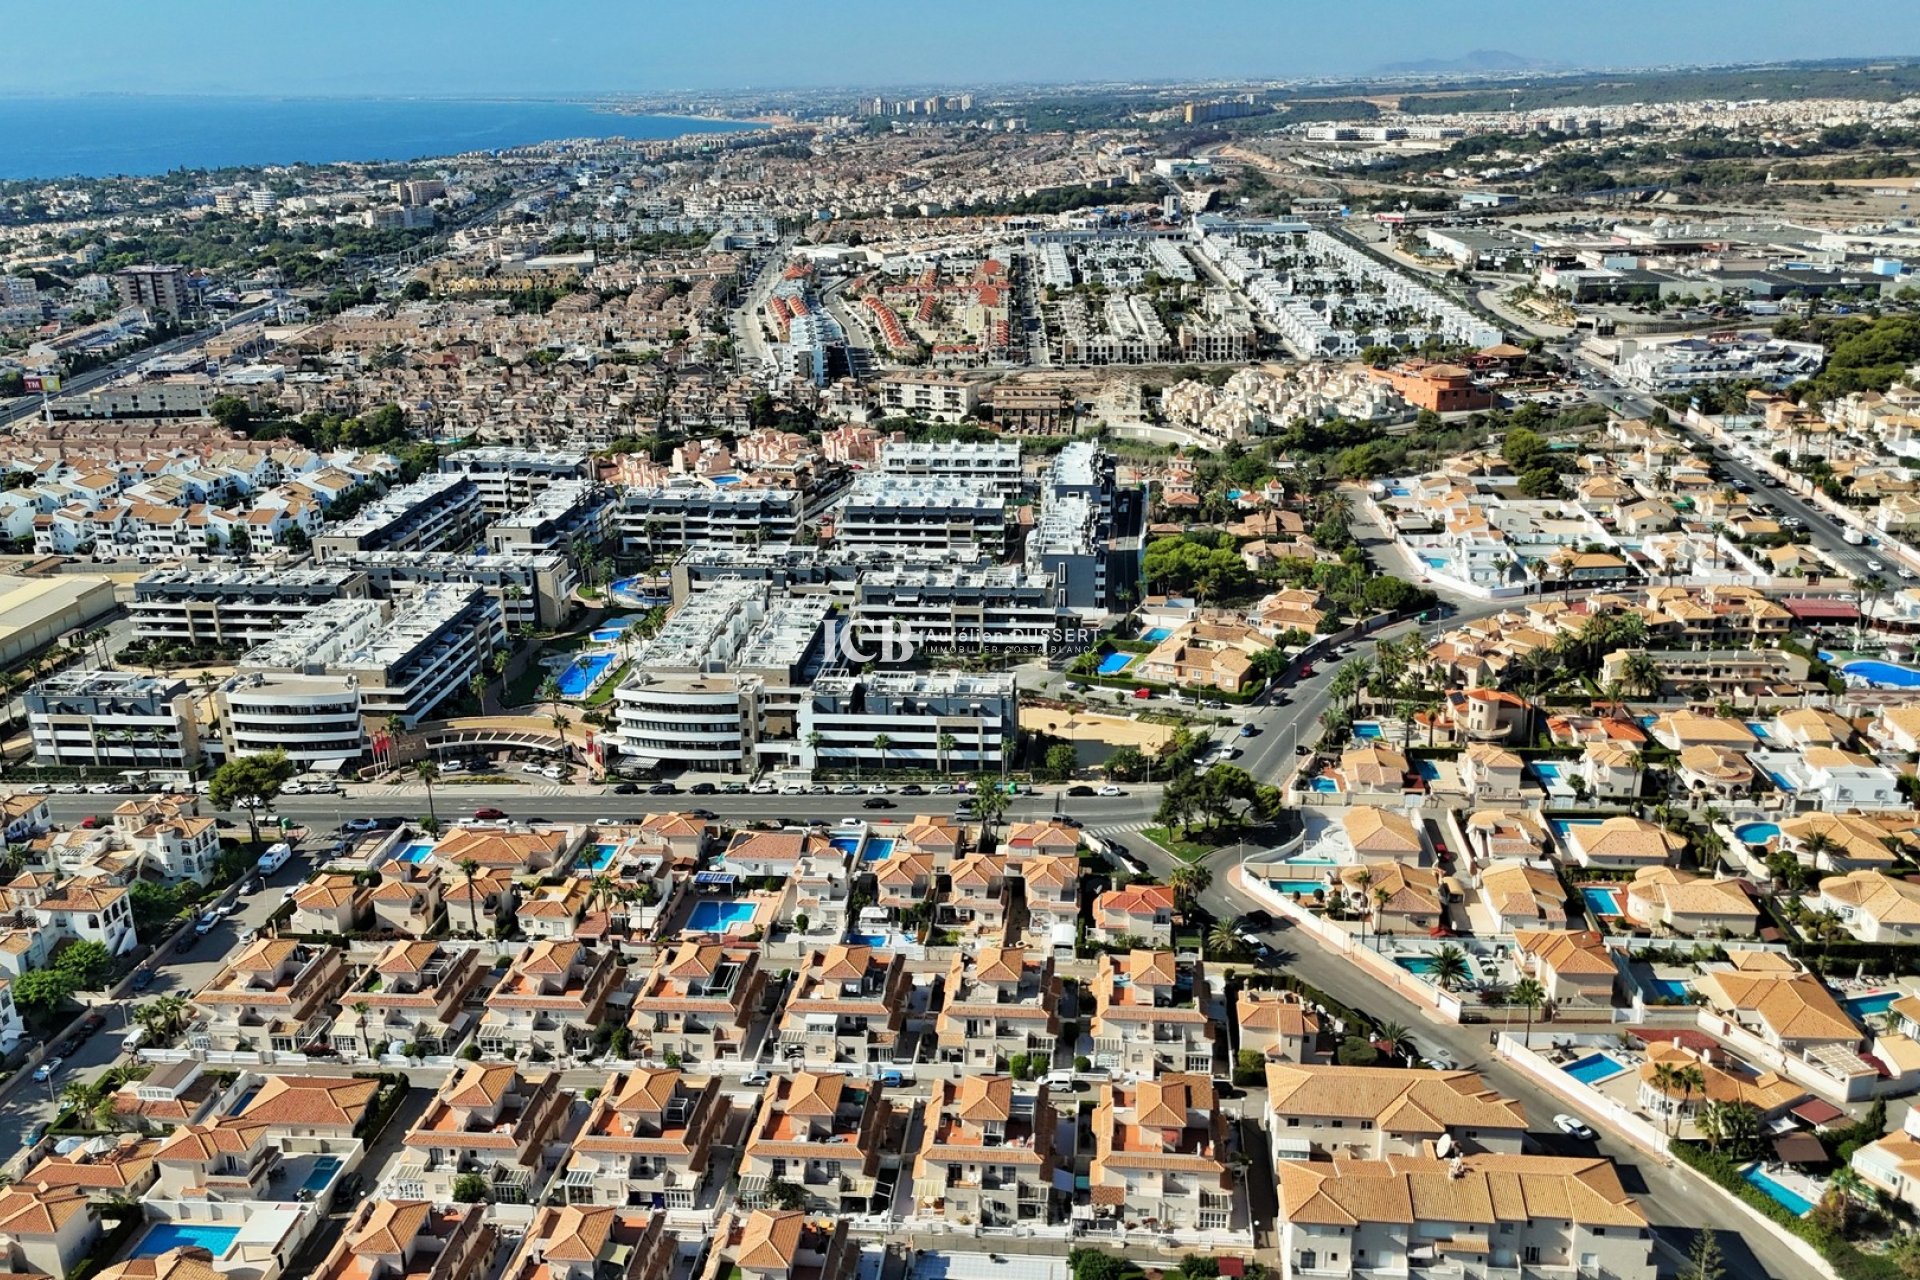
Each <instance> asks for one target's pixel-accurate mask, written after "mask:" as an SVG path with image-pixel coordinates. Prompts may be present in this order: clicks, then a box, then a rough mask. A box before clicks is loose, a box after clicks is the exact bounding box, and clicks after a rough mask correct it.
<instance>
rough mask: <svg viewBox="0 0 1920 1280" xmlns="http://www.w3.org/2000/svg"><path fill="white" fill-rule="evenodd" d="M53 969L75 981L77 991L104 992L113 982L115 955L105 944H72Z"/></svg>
mask: <svg viewBox="0 0 1920 1280" xmlns="http://www.w3.org/2000/svg"><path fill="white" fill-rule="evenodd" d="M53 967H54V968H55V969H56V970H57V971H58V972H60V973H63V974H65V975H66V976H67V977H68V978H70V979H72V980H73V986H74V990H76V991H104V990H106V988H107V984H108V983H110V982H112V981H113V953H112V952H111V951H108V950H107V944H106V943H104V942H92V941H80V942H70V943H68V944H67V945H66V946H65V947H62V948H61V949H60V955H59V957H58V958H56V959H55V960H54V962H53Z"/></svg>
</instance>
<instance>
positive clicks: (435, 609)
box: [240, 585, 507, 728]
mask: <svg viewBox="0 0 1920 1280" xmlns="http://www.w3.org/2000/svg"><path fill="white" fill-rule="evenodd" d="M506 638H507V635H506V626H505V624H504V623H503V622H502V620H501V614H500V606H499V604H498V602H496V601H495V600H494V598H493V597H492V596H490V595H488V594H487V593H486V592H484V591H482V590H481V589H480V588H478V587H475V586H455V585H444V586H429V587H417V588H414V589H412V590H409V591H406V592H403V593H401V594H398V595H396V596H394V597H393V599H391V600H388V601H365V600H341V601H335V602H334V603H333V604H329V605H325V606H323V607H322V608H320V609H316V610H315V611H314V612H313V613H311V614H309V615H307V617H306V618H305V619H303V620H302V621H301V622H300V623H298V624H296V625H295V626H293V627H289V628H288V629H287V630H285V631H283V632H281V633H280V634H279V635H278V636H276V637H275V638H274V639H273V640H271V641H269V642H268V643H266V644H264V645H261V646H259V647H258V648H256V649H254V650H252V651H251V652H249V653H247V654H246V655H245V656H244V657H243V658H242V659H241V660H240V670H241V671H243V672H251V671H269V672H282V673H286V674H295V675H309V676H321V675H331V676H351V677H352V678H353V679H354V681H355V682H356V683H357V684H358V686H359V689H360V702H361V711H362V713H363V714H364V715H366V716H368V717H371V718H373V719H376V720H381V721H384V720H386V719H387V718H388V717H389V716H398V717H400V720H401V722H402V723H403V724H404V725H405V726H406V727H407V728H412V727H414V726H415V725H417V724H419V723H420V721H422V720H425V719H427V718H429V716H430V715H431V713H432V712H434V711H435V710H436V709H437V708H438V707H439V706H440V705H441V704H442V703H444V702H445V701H447V699H449V698H450V697H452V696H454V695H455V694H457V693H459V692H460V691H461V690H463V689H464V688H465V687H466V683H467V680H468V679H469V678H470V677H471V676H473V675H474V674H475V673H477V672H479V671H481V670H482V669H483V668H484V666H485V664H486V662H487V660H488V658H489V656H490V655H491V654H492V652H493V651H494V650H495V649H497V648H500V647H503V646H504V645H505V644H506Z"/></svg>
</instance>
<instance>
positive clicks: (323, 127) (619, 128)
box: [0, 94, 758, 178]
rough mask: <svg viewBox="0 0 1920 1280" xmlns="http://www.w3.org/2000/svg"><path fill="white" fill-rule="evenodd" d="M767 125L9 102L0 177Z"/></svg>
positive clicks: (412, 101)
mask: <svg viewBox="0 0 1920 1280" xmlns="http://www.w3.org/2000/svg"><path fill="white" fill-rule="evenodd" d="M756 127H758V126H755V125H750V124H746V123H743V122H740V121H730V120H692V119H681V118H678V117H673V116H640V115H618V114H615V113H612V112H607V111H601V110H597V109H595V108H594V107H593V106H592V105H590V104H588V103H584V102H542V101H535V100H525V99H519V100H515V99H499V100H465V99H447V98H256V97H210V98H202V97H175V96H140V95H125V96H120V95H111V94H102V95H97V96H90V97H74V98H9V97H0V137H3V138H5V139H7V144H6V145H5V146H4V147H0V178H63V177H88V178H97V177H106V176H109V175H113V174H157V173H166V172H168V171H170V170H173V169H179V168H188V169H217V168H222V167H226V166H229V165H264V164H295V163H298V162H301V161H306V162H310V163H314V164H327V163H331V162H333V161H337V160H417V159H420V158H422V157H425V156H446V155H453V154H456V153H458V152H462V151H483V150H485V151H491V150H497V149H499V148H502V147H522V146H527V145H529V144H531V143H536V142H547V141H551V140H553V139H556V138H610V137H620V138H632V139H636V140H644V139H651V138H673V137H678V136H680V135H681V134H684V133H712V132H722V131H727V130H738V129H748V128H756Z"/></svg>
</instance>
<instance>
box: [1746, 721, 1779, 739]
mask: <svg viewBox="0 0 1920 1280" xmlns="http://www.w3.org/2000/svg"><path fill="white" fill-rule="evenodd" d="M1747 732H1748V733H1750V734H1752V735H1753V736H1754V737H1756V738H1758V739H1760V741H1762V742H1770V741H1772V739H1773V735H1772V734H1770V733H1768V732H1767V726H1766V725H1764V724H1762V723H1760V722H1759V721H1758V720H1749V721H1747Z"/></svg>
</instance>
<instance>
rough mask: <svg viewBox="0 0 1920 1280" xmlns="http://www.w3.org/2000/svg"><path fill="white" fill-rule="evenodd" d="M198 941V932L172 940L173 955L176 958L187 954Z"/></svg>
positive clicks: (185, 934)
mask: <svg viewBox="0 0 1920 1280" xmlns="http://www.w3.org/2000/svg"><path fill="white" fill-rule="evenodd" d="M198 941H200V933H199V931H198V930H194V931H192V932H189V933H183V934H181V935H180V936H179V937H178V938H176V939H174V942H173V954H175V955H177V956H183V955H185V954H187V952H189V951H191V950H193V945H194V943H196V942H198Z"/></svg>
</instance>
